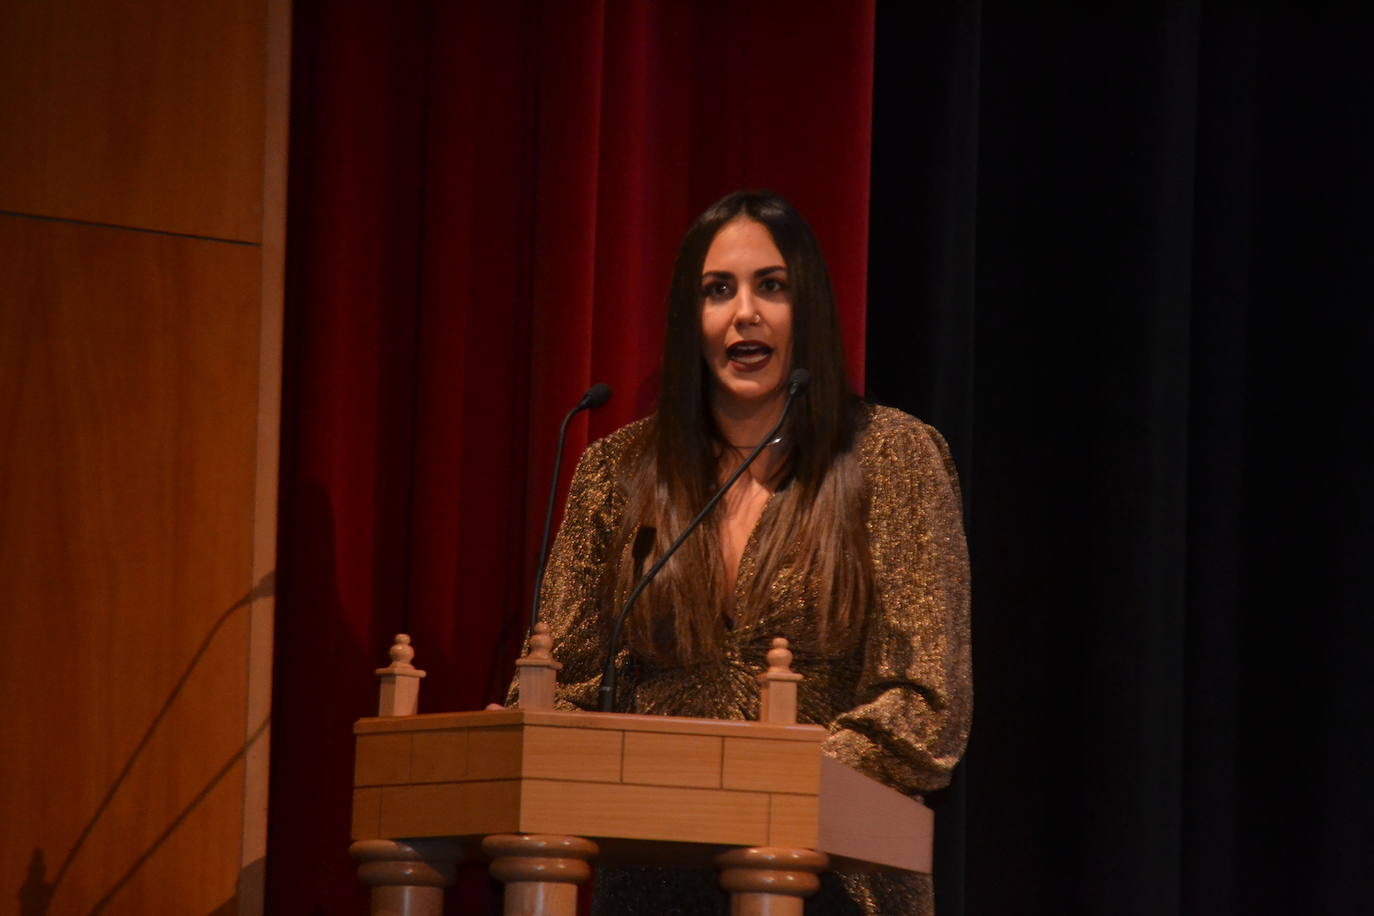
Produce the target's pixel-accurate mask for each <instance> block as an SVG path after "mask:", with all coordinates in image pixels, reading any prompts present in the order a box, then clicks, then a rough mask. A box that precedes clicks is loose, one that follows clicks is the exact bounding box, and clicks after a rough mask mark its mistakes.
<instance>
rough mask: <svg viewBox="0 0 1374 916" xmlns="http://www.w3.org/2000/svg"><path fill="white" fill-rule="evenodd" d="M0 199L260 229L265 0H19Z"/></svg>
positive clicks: (155, 224) (10, 15) (189, 225)
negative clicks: (208, 0) (198, 0)
mask: <svg viewBox="0 0 1374 916" xmlns="http://www.w3.org/2000/svg"><path fill="white" fill-rule="evenodd" d="M4 10H5V11H4V15H3V17H2V18H3V22H2V23H0V134H3V137H0V210H7V211H12V212H22V213H29V214H41V215H44V216H56V217H63V218H68V219H78V220H89V221H92V222H98V223H108V224H112V225H120V226H135V227H141V228H152V229H159V230H163V231H167V232H179V233H187V234H191V235H201V236H209V237H213V238H222V239H239V240H250V241H257V240H258V239H259V238H260V233H261V225H262V221H263V219H262V218H263V211H262V200H263V121H264V105H265V103H264V98H265V87H266V83H265V80H266V68H265V67H264V59H265V57H266V52H265V49H266V34H267V28H268V16H269V10H270V5H269V4H268V3H267V2H265V0H212V2H186V0H19V2H14V3H6V4H5V8H4Z"/></svg>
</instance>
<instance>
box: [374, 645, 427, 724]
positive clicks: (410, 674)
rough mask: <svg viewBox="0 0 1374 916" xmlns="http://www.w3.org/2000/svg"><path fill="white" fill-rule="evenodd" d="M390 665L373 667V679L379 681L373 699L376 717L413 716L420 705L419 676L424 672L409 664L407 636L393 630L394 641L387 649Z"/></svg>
mask: <svg viewBox="0 0 1374 916" xmlns="http://www.w3.org/2000/svg"><path fill="white" fill-rule="evenodd" d="M387 654H388V655H390V656H391V664H390V665H389V666H388V667H386V668H378V669H377V672H376V673H377V678H378V680H380V681H381V682H382V691H381V696H380V697H379V698H378V700H377V715H379V716H413V715H415V710H416V709H418V708H419V705H420V678H422V677H424V676H425V673H424V672H423V671H421V670H420V669H419V668H416V667H415V666H414V665H412V664H411V663H410V660H411V659H413V658H414V657H415V650H414V649H412V648H411V647H410V637H409V636H407V635H406V634H405V633H397V634H396V641H395V642H394V643H392V645H391V649H390V650H388V652H387Z"/></svg>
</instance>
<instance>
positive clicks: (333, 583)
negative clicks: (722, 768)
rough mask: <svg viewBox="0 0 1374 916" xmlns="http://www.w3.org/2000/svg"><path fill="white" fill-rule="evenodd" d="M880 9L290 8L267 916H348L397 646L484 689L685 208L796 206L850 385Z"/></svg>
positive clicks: (629, 410) (858, 355) (465, 696)
mask: <svg viewBox="0 0 1374 916" xmlns="http://www.w3.org/2000/svg"><path fill="white" fill-rule="evenodd" d="M873 17H874V11H873V7H872V4H871V3H852V2H835V3H827V4H815V5H812V6H811V7H808V8H807V11H806V12H805V13H804V14H799V13H798V10H797V8H796V7H795V5H794V4H792V3H783V2H776V3H768V2H752V3H737V2H709V3H694V4H686V3H681V4H678V3H673V4H668V3H663V4H656V3H613V2H605V3H577V4H558V3H525V4H521V3H510V4H500V5H497V4H490V3H482V2H467V3H453V4H428V5H425V4H391V3H381V2H378V3H343V4H339V3H322V2H301V3H298V4H296V31H295V34H296V36H297V44H296V48H295V64H294V81H295V82H294V88H293V116H292V124H293V127H292V172H291V203H290V238H289V257H288V261H289V265H290V275H289V278H288V280H289V287H288V290H289V292H288V303H287V350H286V353H287V355H286V361H285V366H286V369H285V385H286V392H285V404H284V412H285V421H284V443H283V466H282V494H283V496H282V498H283V503H282V522H281V542H280V549H281V563H280V573H281V574H280V580H279V604H278V617H277V641H278V642H277V646H278V652H277V666H276V675H275V680H274V718H275V722H276V724H277V728H276V738H275V741H274V744H273V760H272V805H271V811H272V814H271V848H270V852H269V875H268V882H269V896H268V899H269V910H270V911H272V912H278V913H303V912H311V911H312V907H320V910H318V912H326V913H335V912H358V911H359V906H360V904H361V900H362V898H363V892H362V890H361V889H360V888H359V886H358V885H357V883H356V881H355V879H354V877H353V868H352V866H351V863H350V861H349V860H348V858H347V846H348V818H349V813H350V805H349V787H350V782H351V775H352V774H351V766H352V750H351V741H352V739H351V733H350V728H351V724H352V722H353V720H354V719H356V718H357V717H359V716H362V715H368V714H371V713H372V712H373V710H374V709H375V705H376V687H375V684H374V682H373V678H372V676H371V670H372V669H373V668H375V667H378V666H380V665H381V664H383V663H384V661H385V658H386V649H387V647H388V645H389V644H390V641H391V636H392V635H393V634H394V633H396V632H398V631H406V632H409V633H411V634H412V635H413V637H414V640H415V645H416V646H417V649H418V655H417V658H416V664H417V665H419V666H420V667H422V668H425V669H427V670H428V671H429V672H430V676H429V678H428V679H427V680H426V681H425V682H424V687H423V690H422V694H421V709H422V711H423V710H431V711H434V710H443V709H461V708H480V706H481V705H482V704H483V703H485V702H487V701H489V700H493V699H497V698H499V697H501V696H502V695H503V694H504V690H505V684H506V680H507V678H508V677H509V673H510V670H511V665H510V662H511V659H512V658H513V656H514V654H515V653H516V652H517V650H518V648H519V638H520V635H521V633H520V630H521V626H522V624H521V621H522V620H524V619H525V616H526V614H527V601H528V597H529V596H528V591H529V580H530V577H531V574H532V571H533V565H534V564H533V559H534V553H535V546H536V542H537V538H538V534H539V528H540V518H541V514H542V511H543V503H544V499H545V488H546V487H547V477H548V475H549V473H550V470H551V467H552V460H553V440H554V438H555V436H556V433H557V427H558V423H559V420H560V419H561V416H562V414H563V413H564V412H565V411H566V410H567V409H568V408H569V407H570V406H571V405H572V404H573V403H574V402H576V400H577V399H578V398H579V397H580V395H581V394H582V392H583V391H584V390H585V389H586V388H587V387H588V385H590V384H591V383H592V382H597V381H605V382H609V383H610V384H611V386H612V387H613V389H614V391H615V394H614V398H613V400H612V401H611V403H610V405H608V406H607V407H605V408H603V409H602V410H600V411H599V412H597V413H596V414H595V415H593V416H592V417H591V418H590V419H589V420H579V421H578V422H577V423H576V424H575V425H574V426H573V428H572V430H571V434H570V442H569V445H568V454H569V460H568V462H567V463H566V464H565V468H566V469H567V471H566V473H565V474H564V481H563V483H564V486H566V482H567V478H568V476H569V475H570V474H571V470H572V466H573V463H574V461H575V458H576V454H577V453H578V452H579V451H580V450H581V449H582V447H583V446H584V445H585V444H586V443H587V442H588V441H590V440H591V439H593V438H595V437H598V436H601V435H604V434H605V433H607V432H609V431H610V430H612V429H614V428H615V427H617V426H619V425H621V424H623V423H625V422H627V421H629V420H631V419H634V418H636V417H639V416H642V415H644V414H645V413H647V412H648V411H649V410H650V409H651V406H652V402H653V397H654V385H655V370H656V365H657V362H658V357H659V352H660V350H661V347H662V341H661V334H662V327H663V300H664V294H665V291H666V288H667V280H668V274H669V270H670V268H671V263H672V257H673V253H674V250H675V248H676V245H677V243H678V241H679V239H680V237H681V235H682V233H683V231H684V230H685V229H686V227H687V225H688V224H689V222H690V221H691V219H692V218H693V217H694V216H695V214H696V213H697V212H699V211H700V210H701V209H703V208H704V207H705V206H706V205H708V204H709V203H710V202H711V201H713V200H714V199H716V198H717V197H719V196H721V195H722V194H724V193H726V192H728V191H731V190H734V189H736V188H739V187H767V188H771V189H773V190H776V191H779V192H781V193H783V194H785V195H787V196H788V197H790V198H791V199H792V200H793V201H794V203H795V204H796V205H797V206H798V207H799V209H801V211H802V212H803V213H804V214H805V215H806V216H807V217H808V219H809V220H810V221H811V223H812V225H813V226H814V227H815V229H816V232H817V234H818V235H819V236H820V239H821V243H822V244H823V245H824V247H825V250H826V252H827V254H828V256H829V259H830V264H831V268H832V271H833V274H834V278H835V283H836V287H837V290H838V294H839V298H840V302H841V306H842V310H843V322H844V330H845V336H846V342H847V344H848V347H849V353H850V357H851V363H852V365H851V372H852V375H853V377H854V378H855V379H856V380H857V379H860V378H862V371H863V367H862V351H861V349H860V348H861V346H862V342H863V337H864V328H863V303H864V301H865V295H866V293H865V272H866V267H867V247H866V246H867V226H868V169H869V145H870V143H869V135H870V130H869V116H870V102H871V88H872V85H871V79H872V76H871V74H872V71H871V66H872V44H873ZM305 862H308V863H310V865H309V867H308V868H306V867H302V863H305ZM484 887H485V885H484V883H483V882H480V881H478V880H472V881H469V882H468V884H467V885H466V886H464V887H463V888H460V891H459V893H457V894H453V895H451V896H452V897H454V898H458V897H467V898H469V899H472V898H474V897H475V896H476V895H479V894H481V893H483V892H484Z"/></svg>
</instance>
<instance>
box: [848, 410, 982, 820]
mask: <svg viewBox="0 0 1374 916" xmlns="http://www.w3.org/2000/svg"><path fill="white" fill-rule="evenodd" d="M883 413H884V414H885V415H886V416H883V417H882V418H881V419H878V418H875V422H874V423H873V425H872V426H871V427H870V435H869V436H867V437H866V438H865V440H864V441H863V443H862V444H861V453H860V460H861V462H862V463H863V465H864V467H865V470H866V473H867V474H868V478H869V493H870V508H869V519H868V531H869V539H870V547H871V551H872V556H873V565H874V575H875V578H876V580H877V585H878V604H877V607H876V608H874V609H873V612H872V613H871V614H870V617H869V620H868V622H867V624H866V633H865V637H864V657H863V665H862V671H861V674H860V678H859V682H858V684H857V691H856V696H857V699H858V705H857V706H856V707H855V708H853V709H851V710H849V711H847V712H845V713H843V714H841V715H840V716H839V717H838V718H836V720H835V721H834V723H833V724H832V726H831V736H830V738H829V739H828V740H827V742H826V745H825V750H826V752H827V753H829V754H831V755H832V756H834V757H836V758H838V759H839V760H841V761H843V762H844V763H847V764H848V765H850V766H852V767H854V768H855V769H858V770H860V771H861V772H864V773H866V774H868V775H870V776H872V777H874V778H876V779H878V780H880V781H882V782H884V783H887V784H888V785H891V786H893V787H895V788H898V789H901V790H902V791H905V792H908V793H922V792H927V791H930V790H933V789H938V788H941V787H943V786H945V785H946V784H948V782H949V777H950V771H951V770H952V769H953V767H954V764H955V763H957V762H958V760H959V757H960V755H961V754H962V753H963V750H964V745H965V743H966V742H967V739H968V730H969V721H970V718H971V714H972V706H973V701H972V663H971V653H970V646H969V571H968V554H967V548H966V546H965V542H964V532H963V524H962V520H961V518H962V515H961V507H960V499H959V484H958V478H957V476H956V472H955V469H954V464H953V461H952V460H951V458H950V454H949V447H948V446H947V445H946V443H945V441H944V439H943V438H942V437H941V436H940V434H939V433H938V432H936V431H935V430H934V429H933V428H931V427H929V426H926V425H925V424H923V423H921V422H920V421H919V420H916V419H914V418H912V417H908V416H906V415H904V414H900V413H898V412H897V411H883Z"/></svg>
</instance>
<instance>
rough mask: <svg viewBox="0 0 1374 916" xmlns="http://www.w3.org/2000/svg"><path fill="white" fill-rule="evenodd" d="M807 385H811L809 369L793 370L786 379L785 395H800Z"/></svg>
mask: <svg viewBox="0 0 1374 916" xmlns="http://www.w3.org/2000/svg"><path fill="white" fill-rule="evenodd" d="M809 384H811V370H810V369H793V370H792V374H791V375H789V376H788V377H787V393H788V394H801V393H802V392H803V391H805V390H806V386H807V385H809Z"/></svg>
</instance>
